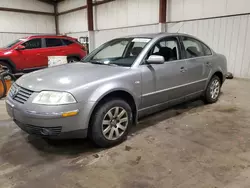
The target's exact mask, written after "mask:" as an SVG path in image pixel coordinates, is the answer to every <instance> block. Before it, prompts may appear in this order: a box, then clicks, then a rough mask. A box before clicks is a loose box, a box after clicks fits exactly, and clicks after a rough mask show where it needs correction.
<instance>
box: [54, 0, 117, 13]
mask: <svg viewBox="0 0 250 188" xmlns="http://www.w3.org/2000/svg"><path fill="white" fill-rule="evenodd" d="M112 1H115V0H103V1H97V2H93V3H92V5H93V6H97V5H101V4H105V3H109V2H112ZM86 8H87V5H84V6H81V7H77V8H73V9H70V10H66V11H63V12H59V13H58V14H59V15H63V14H68V13H71V12H75V11H78V10H83V9H86Z"/></svg>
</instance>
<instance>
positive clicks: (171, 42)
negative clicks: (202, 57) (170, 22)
mask: <svg viewBox="0 0 250 188" xmlns="http://www.w3.org/2000/svg"><path fill="white" fill-rule="evenodd" d="M151 55H161V56H163V57H164V59H165V61H174V60H178V59H180V57H179V48H178V41H177V39H176V38H165V39H163V40H160V41H159V42H157V43H156V44H155V46H154V47H153V48H152V50H151Z"/></svg>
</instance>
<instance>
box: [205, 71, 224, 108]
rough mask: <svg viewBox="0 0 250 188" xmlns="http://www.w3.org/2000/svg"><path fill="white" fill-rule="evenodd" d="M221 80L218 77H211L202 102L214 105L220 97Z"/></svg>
mask: <svg viewBox="0 0 250 188" xmlns="http://www.w3.org/2000/svg"><path fill="white" fill-rule="evenodd" d="M220 90H221V80H220V78H219V77H218V76H216V75H215V76H213V77H212V78H211V80H210V81H209V83H208V85H207V89H206V91H205V95H204V100H205V102H206V103H208V104H211V103H215V102H216V101H217V100H218V99H219V96H220Z"/></svg>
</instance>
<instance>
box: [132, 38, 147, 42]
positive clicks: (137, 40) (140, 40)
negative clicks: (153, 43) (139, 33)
mask: <svg viewBox="0 0 250 188" xmlns="http://www.w3.org/2000/svg"><path fill="white" fill-rule="evenodd" d="M150 40H151V39H148V38H134V39H133V40H132V42H149V41H150Z"/></svg>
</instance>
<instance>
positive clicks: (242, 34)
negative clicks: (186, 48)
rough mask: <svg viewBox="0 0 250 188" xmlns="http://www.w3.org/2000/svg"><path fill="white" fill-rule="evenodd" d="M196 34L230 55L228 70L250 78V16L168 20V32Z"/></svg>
mask: <svg viewBox="0 0 250 188" xmlns="http://www.w3.org/2000/svg"><path fill="white" fill-rule="evenodd" d="M178 30H179V32H184V33H188V34H191V35H194V36H196V37H198V38H200V39H201V40H203V41H204V42H205V43H207V44H208V45H209V46H211V47H212V48H213V49H214V50H215V51H216V52H218V53H222V54H224V55H225V56H226V57H227V60H228V70H229V71H230V72H232V73H234V75H235V76H236V77H244V78H250V53H249V52H250V43H249V41H250V15H242V16H233V17H224V18H216V19H206V20H195V21H186V22H179V23H168V24H167V31H169V32H177V31H178Z"/></svg>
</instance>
